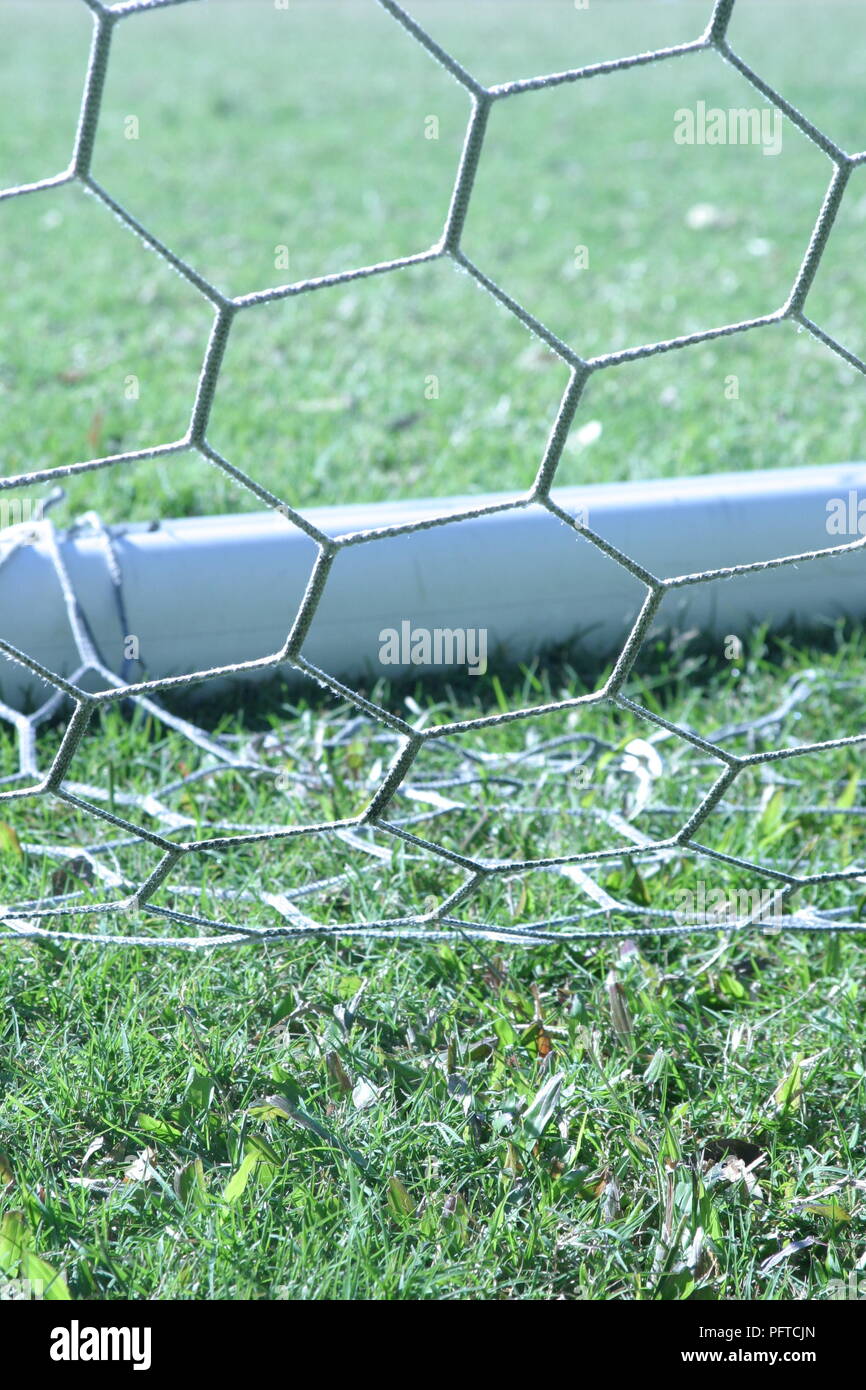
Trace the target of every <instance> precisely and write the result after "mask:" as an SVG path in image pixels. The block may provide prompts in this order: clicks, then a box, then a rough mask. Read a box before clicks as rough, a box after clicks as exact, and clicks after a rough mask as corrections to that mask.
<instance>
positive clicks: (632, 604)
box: [0, 464, 866, 708]
mask: <svg viewBox="0 0 866 1390" xmlns="http://www.w3.org/2000/svg"><path fill="white" fill-rule="evenodd" d="M861 496H866V464H848V465H843V466H839V467H836V468H828V467H820V468H796V469H779V470H773V471H772V472H753V473H737V474H721V475H719V474H716V475H708V476H703V477H693V478H679V479H671V480H663V481H655V482H641V483H625V484H622V483H614V484H602V485H599V486H596V487H586V488H570V489H563V490H561V491H560V492H558V493H557V496H556V502H557V505H558V506H560V507H562V508H563V509H564V510H565V511H566V512H568V513H569V515H570V516H572V517H573V518H575V519H577V520H578V522H582V524H583V525H584V526H585V527H586V528H587V530H588V531H590V532H592V533H593V535H594V536H597V537H599V538H600V539H601V540H602V541H603V542H605V543H606V544H607V546H608V547H612V548H613V550H614V551H615V552H618V555H619V557H623V558H620V559H619V560H616V559H612V558H609V557H608V556H607V555H605V553H604V552H603V550H602V549H600V548H599V547H598V546H597V545H595V544H592V543H591V542H590V541H589V540H588V539H587V538H585V537H584V536H582V535H580V534H579V533H577V532H576V531H575V530H574V529H572V528H571V527H569V526H566V525H565V524H563V523H562V522H561V521H560V520H559V519H558V518H557V517H556V516H555V515H553V514H551V512H550V511H549V510H546V509H545V508H544V507H542V506H538V505H535V506H533V505H530V506H527V505H526V504H525V502H524V503H523V504H522V505H520V503H519V499H510V498H508V497H505V496H486V497H475V498H471V497H467V498H454V499H450V501H446V500H444V499H441V498H440V499H438V500H435V501H419V502H399V503H397V502H395V503H390V504H387V503H385V504H383V503H377V504H375V505H369V506H356V507H352V508H336V507H332V508H322V509H318V510H314V511H310V512H308V513H307V516H308V519H309V521H310V522H311V523H313V524H314V526H315V527H316V528H318V529H319V530H321V531H322V532H323V533H324V534H326V535H328V536H330V537H333V538H344V544H343V549H342V551H340V552H338V557H337V560H336V562H335V564H334V567H333V569H332V571H331V573H330V575H329V579H328V584H327V586H326V589H325V592H324V593H323V595H322V597H321V599H320V601H319V606H318V608H317V610H316V614H315V617H314V619H313V623H312V625H311V628H310V631H309V634H308V636H307V639H306V641H305V643H304V646H303V649H302V654H303V656H304V657H305V659H306V660H308V661H310V662H311V663H312V664H313V665H315V666H316V667H318V668H320V669H321V670H323V671H325V672H327V673H329V674H330V675H332V676H334V677H336V678H337V679H338V680H340V681H357V680H369V679H375V678H376V677H378V676H390V677H395V676H397V677H399V676H405V675H407V674H412V673H413V672H414V673H416V674H422V673H425V672H428V671H430V670H431V669H435V666H436V663H435V662H431V661H424V660H423V659H421V660H419V659H418V658H417V656H416V657H415V658H414V659H413V657H412V656H411V655H409V657H408V660H407V659H406V658H407V648H406V643H405V642H404V643H402V645H401V651H400V658H399V659H398V660H397V661H396V662H395V661H392V662H390V664H388V665H387V666H386V665H383V664H382V663H381V661H380V659H379V657H380V651H381V646H382V635H383V633H385V632H388V631H396V632H398V633H400V632H401V630H402V629H404V627H405V625H406V624H411V625H412V630H413V631H414V630H423V631H426V632H436V631H454V630H462V631H465V630H468V629H471V630H478V629H482V630H483V631H484V633H485V649H486V652H487V653H488V654H489V656H490V657H491V658H495V659H497V660H501V661H507V662H517V661H531V660H532V659H533V658H534V657H536V656H538V655H539V654H543V653H544V652H545V651H547V650H550V649H552V648H568V649H570V650H571V651H573V652H574V654H575V655H576V656H577V657H584V658H589V659H592V660H595V661H599V660H604V659H606V658H609V657H611V656H613V655H615V654H616V653H617V652H618V651H620V650H621V648H622V647H623V645H624V642H625V640H626V638H627V637H628V634H629V632H630V631H631V629H632V628H633V626H634V623H635V621H636V620H637V617H638V615H639V613H640V609H641V605H642V603H643V600H644V597H645V592H646V586H645V585H644V584H643V583H642V582H641V580H640V578H639V577H638V576H636V575H635V574H634V573H631V572H630V571H629V569H628V568H627V567H626V564H627V563H628V562H629V561H632V562H635V563H636V565H637V566H641V567H643V568H645V569H646V570H647V571H649V572H650V574H652V575H654V576H655V577H656V578H657V579H660V580H662V581H665V580H675V581H677V582H675V583H673V584H672V586H671V588H670V589H669V591H668V593H667V594H666V595H665V598H664V600H663V602H662V604H661V606H660V608H659V610H658V612H657V614H656V617H655V629H656V630H657V631H660V632H664V631H668V632H682V631H685V630H687V629H698V630H699V631H700V632H701V634H702V636H704V637H706V638H711V639H712V638H718V639H723V638H725V637H727V636H733V637H739V638H740V639H742V640H745V639H746V637H747V635H748V633H749V632H750V631H751V630H752V629H754V628H755V627H756V626H758V625H761V624H766V625H767V627H768V628H770V629H771V630H772V629H781V628H791V627H797V628H799V629H800V630H802V631H811V632H814V631H816V630H820V629H821V628H826V627H828V626H829V625H831V624H832V623H834V622H836V621H838V620H839V619H840V618H851V619H861V620H862V619H863V618H864V617H866V586H864V584H863V582H862V559H863V552H862V548H861V547H860V546H859V545H857V541H858V540H859V536H858V534H857V526H858V522H859V498H860V497H861ZM515 502H517V503H518V505H514V503H515ZM509 504H511V505H509ZM497 506H501V507H502V508H503V510H499V511H495V510H494V511H491V510H490V509H491V508H495V507H497ZM476 508H477V509H484V514H483V515H477V516H473V515H470V516H469V517H468V518H467V519H465V520H462V521H452V522H446V523H445V524H442V520H441V519H442V518H445V517H447V516H449V515H461V514H464V513H465V512H467V511H469V512H471V511H472V510H473V509H476ZM437 521H438V523H439V524H436V523H437ZM431 522H433V523H434V524H432V525H431V524H430V523H431ZM402 525H405V526H407V527H408V528H409V529H408V530H407V531H406V532H405V533H404V534H399V533H398V534H391V535H388V536H385V537H380V538H378V539H375V537H376V533H377V530H378V529H379V528H383V527H384V528H389V529H393V528H399V527H400V526H402ZM419 526H421V527H424V528H426V529H422V530H418V527H419ZM852 529H853V532H854V534H853V535H849V534H848V533H850V532H851V530H852ZM5 535H6V537H7V541H6V555H5V562H4V563H0V610H2V611H3V613H4V615H5V620H4V633H3V637H4V639H5V640H6V641H8V642H9V643H11V644H12V646H14V647H17V648H18V649H19V650H21V651H25V652H27V654H28V655H29V656H30V657H32V658H33V659H34V661H36V662H38V663H39V664H40V665H41V666H44V667H46V668H47V669H48V670H50V671H53V672H55V673H57V674H58V675H61V676H64V677H66V678H69V677H70V676H72V675H73V673H74V672H75V671H76V669H77V668H79V667H80V666H81V652H80V651H79V650H78V648H77V646H76V642H75V633H74V624H72V623H70V621H69V610H68V606H67V596H66V594H65V593H64V586H63V584H62V571H65V573H66V576H67V577H68V580H69V583H70V585H71V589H72V592H73V593H74V594H75V596H76V600H77V603H78V607H79V610H80V613H81V615H82V617H83V618H84V620H85V622H86V625H87V629H88V631H89V635H90V637H91V640H92V641H93V643H94V645H95V647H96V649H97V651H98V652H99V654H100V657H101V659H102V661H103V663H104V664H105V665H106V666H107V667H108V668H109V669H110V670H112V671H114V672H115V673H117V674H120V673H121V670H122V667H123V664H124V656H125V655H126V656H128V655H129V652H130V651H133V652H135V653H136V655H137V660H136V662H135V663H134V664H133V665H132V667H131V670H132V672H134V674H129V675H128V676H127V678H128V679H131V680H136V679H145V680H159V679H162V678H165V677H173V676H177V675H186V674H189V673H190V672H193V671H207V670H213V669H214V668H219V667H223V666H227V665H231V664H234V663H245V662H251V661H256V660H260V659H262V658H265V657H268V656H271V655H274V654H276V653H279V651H280V649H281V648H282V647H283V645H284V643H285V642H286V639H287V636H288V634H289V631H290V629H291V626H292V621H293V618H294V615H295V614H296V613H297V611H298V609H299V608H300V605H301V603H302V600H303V597H304V592H305V589H306V587H307V584H308V581H309V579H310V575H311V572H312V570H313V566H314V564H315V560H316V545H315V544H314V542H313V541H312V540H311V539H310V538H309V537H308V536H307V535H305V534H304V533H303V532H302V531H300V530H298V529H297V528H295V527H294V526H292V525H291V524H290V523H288V522H287V521H286V520H285V519H284V518H283V517H281V516H280V515H279V514H278V513H276V512H263V513H259V512H256V513H247V514H241V515H231V516H213V517H201V518H195V519H180V520H173V521H172V520H165V521H162V522H161V523H159V524H154V526H152V527H149V526H147V525H132V526H119V527H114V528H110V530H109V531H107V532H106V531H103V530H101V529H100V528H98V527H95V528H93V529H88V528H87V526H86V525H85V526H84V527H82V528H79V529H78V530H77V531H74V532H70V533H68V534H67V535H66V537H65V538H61V539H60V540H59V542H57V543H55V540H54V537H53V534H52V533H51V531H50V523H49V522H48V521H36V522H34V523H30V524H27V523H25V522H22V523H21V524H20V525H19V526H18V527H15V528H12V529H11V530H9V531H7V532H6V533H5ZM371 535H372V537H374V538H373V539H366V540H364V541H363V542H362V541H360V539H359V541H358V542H357V543H355V542H353V541H352V540H351V538H352V537H356V536H357V537H359V538H360V537H361V536H371ZM852 544H853V545H855V546H856V550H854V551H853V553H851V554H849V555H848V556H847V557H844V556H843V555H842V554H840V553H839V552H840V551H844V550H845V549H847V548H848V547H849V546H850V545H852ZM55 546H56V548H55ZM815 552H824V553H823V554H818V555H817V556H816V554H815ZM828 552H829V553H828ZM673 555H675V556H676V557H677V562H678V575H673V574H671V573H670V560H671V556H673ZM58 560H59V563H60V571H61V572H58V563H57V562H58ZM624 561H625V562H624ZM743 566H749V567H751V568H750V569H748V570H747V571H746V572H745V573H743V572H742V567H743ZM729 567H736V568H737V570H738V571H739V572H738V573H737V574H736V575H733V576H732V575H729V574H727V573H726V571H727V569H728V568H729ZM688 576H695V582H685V580H686V577H688ZM714 576H715V577H714ZM118 580H119V587H118ZM22 594H26V595H27V602H26V603H25V604H22V603H21V602H20V596H21V595H22ZM422 656H423V653H422ZM127 669H129V668H127ZM292 670H293V668H292V667H291V666H290V665H287V664H283V665H280V666H271V667H269V668H265V669H264V670H263V671H249V672H245V673H243V674H245V675H246V676H247V677H251V676H255V675H262V674H264V675H273V674H274V673H275V672H277V671H279V673H280V674H282V675H284V676H285V675H290V674H291V673H292ZM440 673H441V668H440ZM213 685H214V682H213V681H209V682H208V685H207V689H208V690H209V691H210V690H212V689H213ZM52 693H53V692H52V689H51V687H50V686H49V685H47V684H46V683H45V682H44V681H43V680H42V679H41V678H40V677H39V676H38V675H37V674H36V673H35V672H34V671H33V670H29V669H28V668H26V667H24V666H22V665H20V664H19V663H17V662H13V661H11V660H9V659H6V658H4V659H2V660H0V698H2V700H3V701H4V703H6V704H7V705H10V706H13V707H15V708H22V707H24V706H28V707H30V708H33V707H34V706H36V705H38V704H39V703H41V701H42V700H44V699H46V698H47V697H48V696H49V695H50V694H52Z"/></svg>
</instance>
